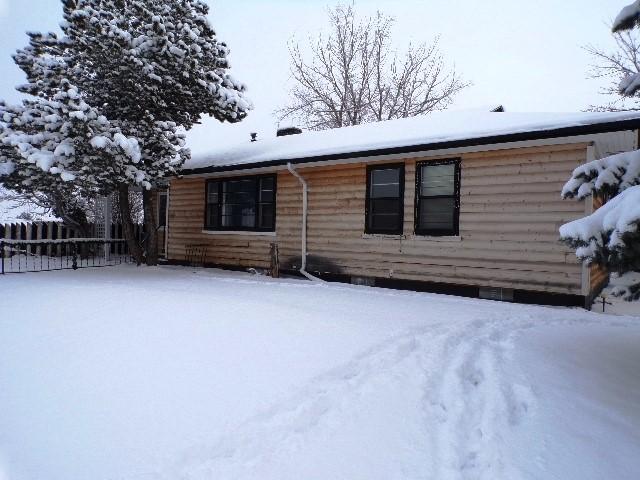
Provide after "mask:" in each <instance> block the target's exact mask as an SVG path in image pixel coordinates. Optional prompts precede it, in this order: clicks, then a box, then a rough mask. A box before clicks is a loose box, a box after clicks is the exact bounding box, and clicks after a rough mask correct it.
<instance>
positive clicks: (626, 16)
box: [612, 0, 640, 97]
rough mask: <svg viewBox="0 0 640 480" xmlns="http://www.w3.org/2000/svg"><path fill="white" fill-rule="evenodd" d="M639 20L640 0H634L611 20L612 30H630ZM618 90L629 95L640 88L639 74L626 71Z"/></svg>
mask: <svg viewBox="0 0 640 480" xmlns="http://www.w3.org/2000/svg"><path fill="white" fill-rule="evenodd" d="M639 22H640V0H636V1H635V2H633V3H632V4H630V5H627V6H626V7H624V8H623V9H622V10H621V11H620V13H619V14H618V16H617V17H616V19H615V20H614V22H613V26H612V30H613V32H614V33H620V32H622V31H624V30H631V29H632V28H634V27H636V26H638V24H639ZM618 90H619V91H620V94H621V95H624V96H627V97H631V96H633V95H635V94H636V92H638V90H640V74H638V73H635V72H633V71H628V72H627V75H625V76H624V78H623V79H622V80H621V81H620V85H619V86H618Z"/></svg>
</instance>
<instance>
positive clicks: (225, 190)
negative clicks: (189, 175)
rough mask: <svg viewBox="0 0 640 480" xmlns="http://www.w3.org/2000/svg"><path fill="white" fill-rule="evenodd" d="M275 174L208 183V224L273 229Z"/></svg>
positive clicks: (211, 227)
mask: <svg viewBox="0 0 640 480" xmlns="http://www.w3.org/2000/svg"><path fill="white" fill-rule="evenodd" d="M274 227H275V177H271V176H270V177H249V178H237V179H228V180H216V181H211V182H209V183H208V184H207V212H206V217H205V228H210V229H214V230H215V229H221V230H234V229H240V230H272V229H273V228H274Z"/></svg>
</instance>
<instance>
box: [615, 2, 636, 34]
mask: <svg viewBox="0 0 640 480" xmlns="http://www.w3.org/2000/svg"><path fill="white" fill-rule="evenodd" d="M638 21H640V0H636V1H635V2H633V3H631V4H629V5H627V6H626V7H624V8H623V9H622V10H621V11H620V13H619V14H618V16H617V17H616V19H615V20H614V21H613V26H612V30H613V32H614V33H617V32H620V31H622V30H631V29H632V28H633V27H635V26H636V25H638Z"/></svg>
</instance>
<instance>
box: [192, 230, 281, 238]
mask: <svg viewBox="0 0 640 480" xmlns="http://www.w3.org/2000/svg"><path fill="white" fill-rule="evenodd" d="M202 233H204V234H206V235H249V236H252V237H275V236H276V232H255V231H251V230H202Z"/></svg>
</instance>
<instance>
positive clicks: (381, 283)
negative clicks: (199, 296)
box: [166, 260, 592, 309]
mask: <svg viewBox="0 0 640 480" xmlns="http://www.w3.org/2000/svg"><path fill="white" fill-rule="evenodd" d="M166 263H167V264H169V265H183V266H188V263H187V262H186V261H181V260H168V261H167V262H166ZM204 267H205V268H220V269H223V270H231V271H236V272H237V271H241V272H246V271H247V270H248V268H249V267H245V266H239V265H224V264H217V263H205V264H204ZM258 270H260V269H258ZM280 273H281V275H290V276H294V277H300V278H303V276H302V275H301V274H300V273H299V272H298V271H297V270H282V271H281V272H280ZM314 275H315V276H317V277H318V278H321V279H322V280H325V281H327V282H338V283H351V284H352V283H357V284H365V285H369V286H375V287H379V288H389V289H394V290H408V291H413V292H428V293H441V294H445V295H457V296H459V297H468V298H480V289H481V288H482V287H480V286H474V285H458V284H453V283H440V282H426V281H419V280H402V279H400V278H380V277H359V276H353V275H346V274H335V273H324V274H323V273H317V272H314ZM513 303H522V304H530V305H551V306H559V307H583V308H586V309H590V308H591V303H592V299H590V298H588V297H585V296H583V295H574V294H568V293H551V292H540V291H532V290H519V289H514V290H513Z"/></svg>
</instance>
